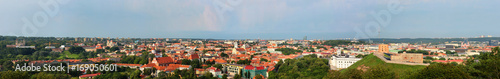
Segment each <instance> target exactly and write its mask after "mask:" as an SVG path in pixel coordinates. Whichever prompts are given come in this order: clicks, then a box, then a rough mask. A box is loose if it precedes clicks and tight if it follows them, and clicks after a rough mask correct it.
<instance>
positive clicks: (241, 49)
mask: <svg viewBox="0 0 500 79" xmlns="http://www.w3.org/2000/svg"><path fill="white" fill-rule="evenodd" d="M236 51H245V49H243V48H236Z"/></svg>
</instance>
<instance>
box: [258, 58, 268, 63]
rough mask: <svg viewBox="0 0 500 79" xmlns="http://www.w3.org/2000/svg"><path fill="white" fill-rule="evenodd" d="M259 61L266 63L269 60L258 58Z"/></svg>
mask: <svg viewBox="0 0 500 79" xmlns="http://www.w3.org/2000/svg"><path fill="white" fill-rule="evenodd" d="M260 61H264V62H267V61H269V60H267V59H265V58H260Z"/></svg>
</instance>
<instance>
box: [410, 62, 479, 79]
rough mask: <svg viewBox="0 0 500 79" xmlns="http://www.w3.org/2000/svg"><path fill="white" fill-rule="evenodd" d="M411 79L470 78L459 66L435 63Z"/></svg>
mask: <svg viewBox="0 0 500 79" xmlns="http://www.w3.org/2000/svg"><path fill="white" fill-rule="evenodd" d="M412 78H415V79H429V78H437V79H470V78H472V77H471V76H469V74H467V73H466V71H464V69H463V67H461V66H454V65H452V64H443V63H436V64H431V65H429V66H428V67H426V68H425V69H423V70H421V71H420V72H418V73H417V74H414V75H413V76H412Z"/></svg>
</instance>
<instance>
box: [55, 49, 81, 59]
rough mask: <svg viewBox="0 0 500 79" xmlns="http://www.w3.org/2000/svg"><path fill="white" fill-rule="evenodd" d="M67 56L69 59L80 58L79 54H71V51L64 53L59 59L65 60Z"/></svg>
mask: <svg viewBox="0 0 500 79" xmlns="http://www.w3.org/2000/svg"><path fill="white" fill-rule="evenodd" d="M66 55H67V56H68V57H67V58H78V56H79V55H78V54H71V53H70V52H69V51H64V52H62V54H61V56H60V57H59V58H64V57H66Z"/></svg>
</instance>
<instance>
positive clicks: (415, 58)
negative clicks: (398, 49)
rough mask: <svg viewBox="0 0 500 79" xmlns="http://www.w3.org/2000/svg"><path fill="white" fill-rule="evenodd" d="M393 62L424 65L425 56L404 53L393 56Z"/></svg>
mask: <svg viewBox="0 0 500 79" xmlns="http://www.w3.org/2000/svg"><path fill="white" fill-rule="evenodd" d="M391 61H398V62H411V63H423V61H424V60H423V54H421V53H406V52H404V53H402V54H393V55H391Z"/></svg>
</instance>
